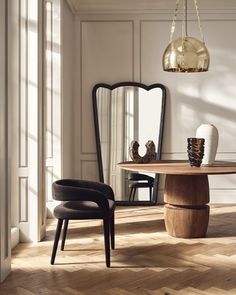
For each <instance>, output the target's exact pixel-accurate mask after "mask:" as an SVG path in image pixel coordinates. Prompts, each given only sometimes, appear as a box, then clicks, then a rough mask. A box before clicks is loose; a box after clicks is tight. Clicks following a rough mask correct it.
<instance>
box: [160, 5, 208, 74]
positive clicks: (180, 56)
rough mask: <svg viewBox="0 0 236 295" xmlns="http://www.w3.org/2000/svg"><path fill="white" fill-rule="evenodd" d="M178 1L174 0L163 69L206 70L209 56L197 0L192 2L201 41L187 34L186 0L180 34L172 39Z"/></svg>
mask: <svg viewBox="0 0 236 295" xmlns="http://www.w3.org/2000/svg"><path fill="white" fill-rule="evenodd" d="M179 2H180V0H176V8H175V15H174V19H173V21H172V27H171V33H170V42H169V45H168V46H167V47H166V50H165V51H164V54H163V58H162V64H163V70H164V71H167V72H176V73H197V72H206V71H208V68H209V64H210V56H209V52H208V50H207V48H206V46H205V42H204V36H203V31H202V26H201V22H200V16H199V10H198V5H197V0H193V2H194V4H195V8H196V13H197V19H198V26H199V31H200V35H201V41H200V40H198V39H196V38H194V37H190V36H189V35H188V18H187V4H188V0H183V14H184V18H183V21H182V36H181V37H180V38H178V39H175V40H173V35H174V32H175V25H176V18H177V14H178V9H179Z"/></svg>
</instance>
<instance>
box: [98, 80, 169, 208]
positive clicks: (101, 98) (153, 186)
mask: <svg viewBox="0 0 236 295" xmlns="http://www.w3.org/2000/svg"><path fill="white" fill-rule="evenodd" d="M165 97H166V91H165V87H164V86H163V85H161V84H153V85H151V86H145V85H143V84H140V83H134V82H123V83H118V84H115V85H106V84H97V85H96V86H95V87H94V89H93V107H94V119H95V131H96V144H97V152H98V165H99V176H100V181H102V182H105V183H107V184H109V185H110V186H111V187H112V188H113V190H114V193H115V197H116V201H118V202H121V203H130V204H134V203H140V202H142V203H155V202H156V200H157V185H158V176H157V175H152V174H146V175H145V176H143V179H142V177H141V175H142V174H139V175H137V173H129V171H125V170H122V169H120V168H119V167H118V166H117V164H118V163H120V162H125V161H130V160H131V158H130V156H129V146H130V143H131V141H133V140H136V141H138V143H139V145H140V146H139V154H140V155H141V156H143V155H144V154H145V153H146V147H145V144H146V143H147V141H148V140H152V141H154V143H155V145H156V151H157V157H156V159H160V157H161V146H162V135H163V123H164V110H165Z"/></svg>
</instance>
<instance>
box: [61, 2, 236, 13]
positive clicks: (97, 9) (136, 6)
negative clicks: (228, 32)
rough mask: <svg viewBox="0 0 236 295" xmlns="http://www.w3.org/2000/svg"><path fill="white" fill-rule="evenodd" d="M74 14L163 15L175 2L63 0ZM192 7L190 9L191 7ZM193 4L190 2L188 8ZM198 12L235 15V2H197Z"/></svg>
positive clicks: (170, 9)
mask: <svg viewBox="0 0 236 295" xmlns="http://www.w3.org/2000/svg"><path fill="white" fill-rule="evenodd" d="M64 1H67V3H68V4H69V7H70V9H71V11H72V12H73V13H74V14H85V13H87V14H89V13H99V14H101V13H165V12H167V11H168V12H171V11H172V12H173V11H174V8H175V2H176V1H175V0H119V1H118V0H64ZM191 5H192V7H191ZM193 5H194V4H193V3H192V4H191V2H190V5H189V8H190V10H191V8H192V9H193V8H194V6H193ZM198 5H199V8H200V12H203V13H204V12H207V13H215V12H216V11H218V12H219V11H225V12H231V13H235V11H236V1H235V0H227V1H222V0H198Z"/></svg>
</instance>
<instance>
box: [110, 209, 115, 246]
mask: <svg viewBox="0 0 236 295" xmlns="http://www.w3.org/2000/svg"><path fill="white" fill-rule="evenodd" d="M110 231H111V249H113V250H114V249H115V216H114V214H113V215H112V216H111V218H110Z"/></svg>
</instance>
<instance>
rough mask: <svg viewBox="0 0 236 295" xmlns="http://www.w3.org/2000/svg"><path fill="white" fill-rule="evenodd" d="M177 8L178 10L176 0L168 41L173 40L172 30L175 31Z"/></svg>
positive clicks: (177, 0) (177, 1)
mask: <svg viewBox="0 0 236 295" xmlns="http://www.w3.org/2000/svg"><path fill="white" fill-rule="evenodd" d="M178 10H179V0H176V4H175V13H174V18H173V21H172V25H171V30H170V43H171V42H172V41H173V35H174V32H175V22H176V18H177V14H178Z"/></svg>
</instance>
